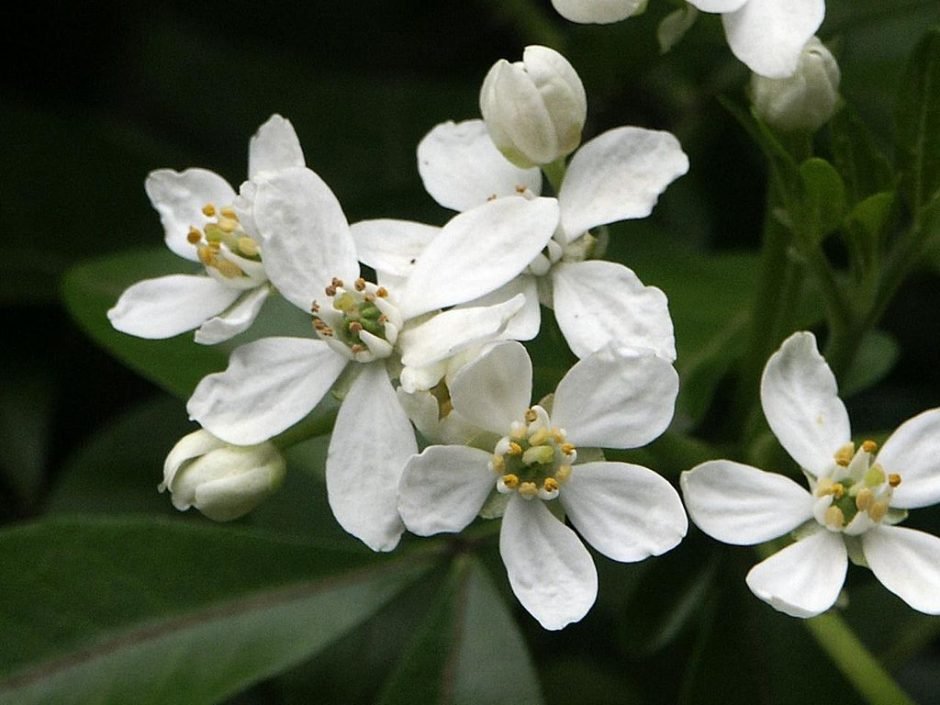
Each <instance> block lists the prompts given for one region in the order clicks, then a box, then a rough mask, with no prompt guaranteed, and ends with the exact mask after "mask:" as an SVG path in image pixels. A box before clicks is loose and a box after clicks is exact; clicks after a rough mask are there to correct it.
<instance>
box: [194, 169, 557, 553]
mask: <svg viewBox="0 0 940 705" xmlns="http://www.w3.org/2000/svg"><path fill="white" fill-rule="evenodd" d="M253 216H254V220H255V224H256V226H257V227H258V229H259V231H260V232H262V233H264V235H265V246H266V251H265V258H266V259H265V261H266V266H267V271H268V274H269V276H270V278H271V281H272V282H273V283H274V284H275V285H276V286H277V288H278V290H279V291H280V292H281V293H282V294H283V296H284V297H285V298H286V299H287V300H289V301H291V302H292V303H294V304H295V305H297V306H298V307H299V308H301V309H302V310H304V311H307V312H309V313H310V314H311V316H312V319H313V324H314V325H313V328H314V337H312V338H288V337H279V338H264V339H261V340H257V341H255V342H252V343H248V344H246V345H243V346H241V347H239V348H237V349H236V350H235V351H234V352H233V353H232V356H231V358H230V362H229V366H228V369H227V370H225V371H224V372H221V373H216V374H212V375H209V376H207V377H206V378H204V379H203V380H202V381H201V382H200V384H199V386H198V387H197V388H196V390H195V392H194V393H193V396H192V397H191V399H190V400H189V403H188V406H187V409H188V411H189V414H190V416H191V417H192V418H193V419H196V420H197V421H199V423H200V424H202V425H203V426H204V427H205V428H207V429H208V430H209V431H211V432H212V433H213V434H215V435H216V436H218V437H220V438H222V439H224V440H226V441H228V442H230V443H239V444H251V443H258V442H261V441H264V440H266V439H269V438H271V437H273V436H275V435H277V434H279V433H281V432H282V431H284V430H286V429H287V428H289V427H290V426H292V425H294V424H295V423H297V422H298V421H300V420H301V419H303V418H304V417H305V416H306V415H307V414H308V413H309V412H310V411H311V410H313V408H314V407H315V406H316V405H317V404H318V403H319V402H320V401H321V400H322V399H323V397H324V396H325V395H326V393H327V392H328V391H330V389H332V388H334V386H335V384H336V383H337V381H338V380H339V379H340V376H341V375H343V384H342V388H343V391H342V392H341V394H342V395H343V399H342V405H341V407H340V409H339V412H338V415H337V418H336V424H335V427H334V430H333V435H332V438H331V440H330V446H329V452H328V457H327V466H326V479H327V491H328V495H329V502H330V507H331V508H332V510H333V512H334V514H335V516H336V518H337V520H338V521H339V522H340V524H341V525H342V526H343V527H344V528H345V529H346V530H347V531H349V532H350V533H351V534H353V535H354V536H356V537H358V538H360V539H361V540H362V541H364V542H365V543H366V544H367V545H368V546H370V547H371V548H373V549H374V550H391V549H392V548H394V547H395V545H396V544H397V543H398V540H399V537H400V535H401V532H402V526H401V521H400V519H399V518H398V513H397V509H396V488H397V486H398V477H399V475H400V472H401V468H402V467H403V466H404V463H405V461H406V460H407V458H408V457H409V456H410V455H411V454H413V453H414V452H415V451H416V450H417V447H416V443H415V437H414V431H413V429H412V427H411V424H410V422H409V420H408V417H407V416H406V414H405V412H404V410H403V409H402V407H401V405H400V404H399V403H398V400H397V396H396V393H395V389H394V387H393V377H394V376H397V375H398V374H399V373H400V371H401V370H400V368H401V366H402V365H404V366H406V367H407V366H409V365H414V366H417V367H422V366H432V365H434V364H435V363H437V362H438V361H440V360H442V359H446V358H447V357H449V356H452V355H454V354H457V353H458V352H459V351H460V350H461V349H463V348H464V347H469V346H473V345H478V344H480V343H482V342H484V341H485V340H488V339H492V338H494V337H496V336H497V335H498V334H499V333H500V332H501V330H502V328H503V327H504V326H505V324H506V321H507V320H508V319H509V318H510V317H511V316H512V315H513V314H514V313H515V312H516V311H517V310H518V308H519V306H521V305H522V300H521V297H520V298H519V299H516V300H509V301H504V302H501V303H499V304H497V305H495V306H487V307H484V306H476V307H469V308H462V309H452V310H448V311H444V312H439V309H441V308H445V307H451V306H453V305H455V304H459V303H462V302H464V301H465V300H468V299H472V298H475V297H479V296H480V295H482V294H484V293H486V292H487V291H488V289H489V288H492V287H498V286H500V285H502V284H503V283H504V282H505V281H506V280H508V279H511V278H513V277H515V276H516V275H517V274H518V272H519V271H520V270H521V269H522V268H524V267H525V265H526V262H527V261H528V260H529V259H531V257H532V256H533V254H534V253H535V252H538V250H539V249H541V248H542V247H544V244H545V241H546V240H548V238H549V237H550V236H551V232H552V229H553V227H554V223H555V221H556V220H557V207H556V205H555V204H554V202H553V201H551V200H550V199H539V200H534V201H532V200H527V199H523V198H520V197H513V198H506V199H499V200H497V201H493V202H489V203H486V204H484V205H483V206H481V207H479V208H476V209H472V210H470V211H468V212H465V213H462V214H460V215H458V216H456V217H455V218H454V219H452V220H451V221H450V222H449V223H448V224H447V225H446V226H445V227H444V228H442V229H441V230H440V232H439V233H437V235H436V237H435V238H434V240H433V242H432V243H431V245H430V246H429V247H428V248H427V249H426V250H424V251H423V255H422V261H421V264H420V265H417V266H415V267H413V268H412V270H411V271H410V272H408V276H407V277H402V278H399V279H398V280H397V281H396V284H398V285H400V286H398V287H397V288H392V287H391V285H389V286H385V285H384V284H378V283H373V282H367V281H365V280H364V279H362V278H361V277H360V276H359V263H358V261H357V252H356V247H355V243H354V241H353V238H352V235H351V233H350V229H349V225H348V223H347V221H346V217H345V215H344V214H343V212H342V209H341V207H340V204H339V202H338V201H337V199H336V197H335V196H334V195H333V193H332V191H331V190H330V189H329V187H328V186H327V185H326V184H325V183H324V182H323V181H322V180H321V179H320V177H319V176H317V175H316V174H315V173H314V172H313V171H311V170H309V169H306V168H301V167H298V168H294V169H286V170H282V171H280V172H278V173H277V174H274V175H271V176H269V177H268V178H266V179H265V180H264V181H263V182H262V183H259V184H258V186H257V189H256V193H255V194H254V209H253ZM539 223H541V225H539ZM480 232H488V233H490V234H492V235H493V239H492V240H487V243H485V244H481V243H479V242H477V240H479V239H480V238H479V233H480ZM506 242H515V243H517V244H518V249H517V250H515V251H512V252H505V251H504V250H506V249H507V248H506V244H505V243H506ZM422 265H423V266H422Z"/></svg>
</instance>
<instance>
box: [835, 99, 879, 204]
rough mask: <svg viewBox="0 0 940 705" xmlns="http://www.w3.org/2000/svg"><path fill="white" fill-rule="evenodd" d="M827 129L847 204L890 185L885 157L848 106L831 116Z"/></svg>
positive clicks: (866, 128)
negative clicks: (844, 189) (843, 183)
mask: <svg viewBox="0 0 940 705" xmlns="http://www.w3.org/2000/svg"><path fill="white" fill-rule="evenodd" d="M829 132H830V135H831V139H832V154H833V162H834V164H835V167H836V169H837V170H838V171H839V174H840V175H841V176H842V180H843V181H844V182H845V188H846V193H847V195H848V200H849V203H858V202H859V201H861V200H862V199H864V198H866V197H867V196H870V195H872V194H874V193H878V192H879V191H887V190H888V189H890V188H891V186H892V182H893V180H894V177H893V172H892V169H891V164H890V162H889V161H888V158H887V157H886V156H885V155H884V153H882V151H881V150H880V149H879V148H878V146H877V145H876V144H875V140H874V138H873V137H872V134H871V132H870V131H869V129H868V127H867V126H866V125H865V123H864V122H863V121H862V120H861V118H859V117H858V115H856V113H855V112H854V111H853V110H852V109H851V108H850V107H849V106H848V105H844V106H843V107H842V108H841V109H840V110H839V111H838V112H837V113H836V114H835V115H834V116H833V117H832V120H831V121H830V122H829Z"/></svg>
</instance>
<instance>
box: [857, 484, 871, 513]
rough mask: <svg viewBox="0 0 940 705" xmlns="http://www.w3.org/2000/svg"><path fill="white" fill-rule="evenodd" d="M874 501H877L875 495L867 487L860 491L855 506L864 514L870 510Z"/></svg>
mask: <svg viewBox="0 0 940 705" xmlns="http://www.w3.org/2000/svg"><path fill="white" fill-rule="evenodd" d="M873 501H875V495H874V493H873V492H872V491H871V490H870V489H868V488H867V487H864V488H862V489H860V490H859V491H858V494H857V495H856V496H855V506H856V507H857V508H858V511H860V512H864V511H865V510H866V509H868V508H869V507H870V506H871V503H872V502H873Z"/></svg>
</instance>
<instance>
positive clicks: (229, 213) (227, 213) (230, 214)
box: [219, 206, 238, 223]
mask: <svg viewBox="0 0 940 705" xmlns="http://www.w3.org/2000/svg"><path fill="white" fill-rule="evenodd" d="M219 212H220V213H221V214H222V217H223V218H228V219H229V220H234V221H235V222H236V223H237V222H238V213H236V212H235V209H234V208H232V207H231V206H225V207H224V208H222V209H221V210H220V211H219Z"/></svg>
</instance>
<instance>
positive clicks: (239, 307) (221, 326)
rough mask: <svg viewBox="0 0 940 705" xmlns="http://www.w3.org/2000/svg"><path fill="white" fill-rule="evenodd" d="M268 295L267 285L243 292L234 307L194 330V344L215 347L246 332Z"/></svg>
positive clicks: (269, 290)
mask: <svg viewBox="0 0 940 705" xmlns="http://www.w3.org/2000/svg"><path fill="white" fill-rule="evenodd" d="M270 293H271V289H270V287H268V286H267V285H265V286H259V287H255V288H254V289H251V290H250V291H247V292H244V294H243V295H242V297H241V298H240V299H239V300H238V301H237V302H235V305H234V306H232V307H230V308H229V309H227V310H225V311H223V312H222V313H221V314H219V315H218V316H216V317H215V318H210V319H209V320H208V321H206V322H205V323H203V324H202V325H201V326H200V327H199V328H198V329H197V330H196V342H197V343H201V344H202V345H215V344H216V343H221V342H223V341H225V340H228V339H229V338H232V337H234V336H236V335H238V334H239V333H241V332H242V331H244V330H247V329H248V327H249V326H251V324H252V323H254V320H255V318H257V317H258V312H259V311H260V310H261V306H262V305H263V304H264V302H265V301H267V299H268V294H270Z"/></svg>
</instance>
